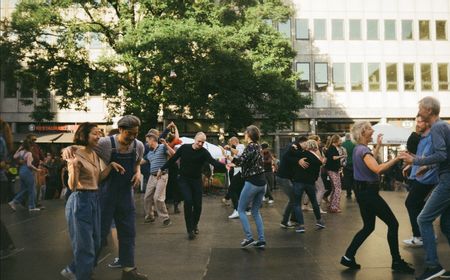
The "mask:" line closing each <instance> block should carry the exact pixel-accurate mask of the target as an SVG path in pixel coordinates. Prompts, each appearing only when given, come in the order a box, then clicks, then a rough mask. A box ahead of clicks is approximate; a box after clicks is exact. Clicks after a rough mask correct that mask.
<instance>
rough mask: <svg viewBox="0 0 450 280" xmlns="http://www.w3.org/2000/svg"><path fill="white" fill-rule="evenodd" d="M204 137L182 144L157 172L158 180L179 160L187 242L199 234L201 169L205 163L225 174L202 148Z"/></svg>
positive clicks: (220, 166)
mask: <svg viewBox="0 0 450 280" xmlns="http://www.w3.org/2000/svg"><path fill="white" fill-rule="evenodd" d="M205 142H206V135H205V134H204V133H203V132H199V133H197V135H196V136H195V138H194V144H184V145H182V146H181V147H180V148H178V150H177V151H176V153H175V155H173V157H171V158H170V159H169V160H168V161H167V162H166V163H165V164H164V165H163V166H162V167H161V169H160V170H159V171H158V175H157V176H158V178H159V177H161V174H162V171H163V170H166V169H167V168H168V167H169V166H171V165H173V164H175V162H176V161H177V160H178V159H180V169H179V177H178V184H179V186H180V190H181V193H182V195H183V198H184V220H185V222H186V230H187V233H188V238H189V240H193V239H195V235H196V234H199V230H198V222H199V220H200V215H201V213H202V167H203V165H204V164H205V163H209V164H211V165H213V166H214V168H215V169H216V171H218V172H226V166H225V165H224V164H222V163H220V162H218V161H217V160H214V159H213V158H212V156H211V154H210V153H209V152H208V151H207V150H206V149H205V148H203V144H204V143H205Z"/></svg>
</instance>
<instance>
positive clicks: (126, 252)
mask: <svg viewBox="0 0 450 280" xmlns="http://www.w3.org/2000/svg"><path fill="white" fill-rule="evenodd" d="M110 140H111V146H112V152H111V162H116V163H118V164H120V165H121V166H123V168H125V174H123V175H122V174H120V173H118V172H117V171H115V170H114V169H113V170H111V173H110V174H109V176H108V179H107V180H106V182H105V184H104V185H103V187H102V189H101V200H100V201H101V213H102V216H101V235H102V238H101V240H102V246H105V245H106V240H107V237H108V234H109V232H110V229H111V223H112V220H113V219H114V221H115V224H116V228H117V235H118V239H119V259H120V264H121V265H122V266H123V267H134V246H135V242H134V241H135V237H136V224H135V220H136V208H135V205H134V195H133V187H132V183H131V179H132V178H133V175H134V166H135V164H136V140H134V142H133V151H132V152H130V153H126V154H121V153H119V152H118V149H117V148H116V143H115V141H114V137H113V136H110Z"/></svg>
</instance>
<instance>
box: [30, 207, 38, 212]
mask: <svg viewBox="0 0 450 280" xmlns="http://www.w3.org/2000/svg"><path fill="white" fill-rule="evenodd" d="M28 211H30V212H35V211H41V208H30V209H28Z"/></svg>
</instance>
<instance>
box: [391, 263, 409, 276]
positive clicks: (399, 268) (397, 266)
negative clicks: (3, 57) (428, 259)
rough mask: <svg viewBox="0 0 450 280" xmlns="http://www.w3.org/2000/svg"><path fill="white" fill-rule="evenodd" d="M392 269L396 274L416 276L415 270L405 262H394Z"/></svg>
mask: <svg viewBox="0 0 450 280" xmlns="http://www.w3.org/2000/svg"><path fill="white" fill-rule="evenodd" d="M391 268H392V270H393V271H395V272H400V273H406V274H414V268H412V266H411V264H409V263H407V262H405V261H404V260H399V261H394V262H392V266H391Z"/></svg>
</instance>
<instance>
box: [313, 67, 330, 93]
mask: <svg viewBox="0 0 450 280" xmlns="http://www.w3.org/2000/svg"><path fill="white" fill-rule="evenodd" d="M314 84H315V87H316V90H317V91H326V90H327V86H328V64H327V63H315V64H314Z"/></svg>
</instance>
